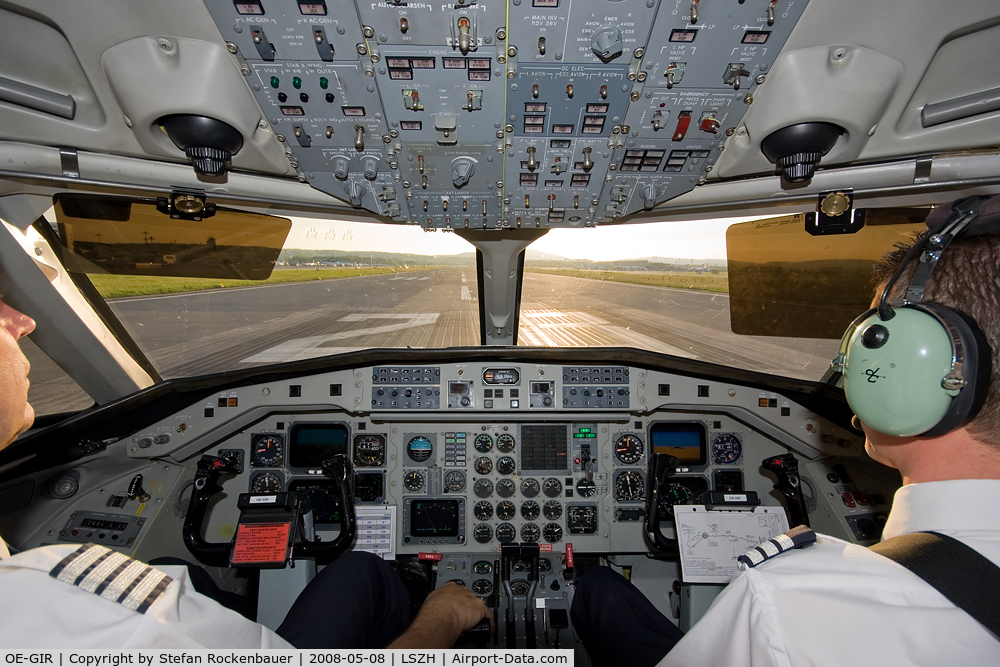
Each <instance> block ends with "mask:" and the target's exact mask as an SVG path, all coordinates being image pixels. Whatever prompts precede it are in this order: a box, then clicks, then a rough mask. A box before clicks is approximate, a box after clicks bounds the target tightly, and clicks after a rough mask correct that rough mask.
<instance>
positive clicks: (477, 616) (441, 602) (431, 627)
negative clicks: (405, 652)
mask: <svg viewBox="0 0 1000 667" xmlns="http://www.w3.org/2000/svg"><path fill="white" fill-rule="evenodd" d="M484 618H489V619H490V626H491V627H492V625H493V615H492V613H491V612H490V610H489V608H488V607H487V606H486V603H485V602H483V601H482V600H481V599H479V598H477V597H476V596H475V595H474V594H473V593H472V591H470V590H469V589H468V588H466V587H465V586H460V585H458V584H456V583H454V582H451V581H449V582H448V583H447V584H445V585H444V586H442V587H441V588H438V589H437V590H435V591H433V592H431V594H430V595H428V596H427V599H426V600H424V604H423V606H422V607H420V612H419V613H418V614H417V618H416V619H415V620H414V621H413V624H412V625H411V626H410V629H409V630H407V631H406V632H404V633H403V634H402V635H401V636H400V637H399V638H398V639H396V641H394V642H393V643H392V644H390V645H389V648H391V649H397V648H416V649H426V648H451V647H452V646H454V645H455V642H456V641H458V636H459V635H460V634H462V633H463V632H465V631H466V630H468V629H469V628H474V627H475V626H476V624H478V623H479V621H481V620H482V619H484Z"/></svg>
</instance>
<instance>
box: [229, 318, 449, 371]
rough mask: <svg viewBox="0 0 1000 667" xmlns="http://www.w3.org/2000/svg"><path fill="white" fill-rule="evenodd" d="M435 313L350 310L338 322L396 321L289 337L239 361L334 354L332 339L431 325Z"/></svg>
mask: <svg viewBox="0 0 1000 667" xmlns="http://www.w3.org/2000/svg"><path fill="white" fill-rule="evenodd" d="M439 315H440V313H352V314H350V315H346V316H344V317H342V318H340V319H339V320H338V322H364V321H367V320H400V321H396V322H393V323H392V324H383V325H379V326H370V327H364V328H362V329H350V330H348V331H336V332H333V333H328V334H323V335H321V336H307V337H305V338H293V339H291V340H287V341H285V342H284V343H281V344H279V345H275V346H274V347H271V348H268V349H266V350H264V351H263V352H258V353H257V354H255V355H253V356H250V357H247V358H246V359H243V360H242V363H248V364H261V363H277V362H282V361H297V360H299V359H311V358H313V357H322V356H325V355H328V354H335V353H336V352H337V351H338V350H340V349H341V348H337V347H335V346H333V345H330V343H332V342H334V341H339V340H345V339H349V338H360V337H362V336H371V335H374V334H382V333H389V332H392V331H400V330H402V329H413V328H416V327H426V326H431V325H433V324H435V323H436V322H437V320H438V316H439ZM368 347H370V346H368Z"/></svg>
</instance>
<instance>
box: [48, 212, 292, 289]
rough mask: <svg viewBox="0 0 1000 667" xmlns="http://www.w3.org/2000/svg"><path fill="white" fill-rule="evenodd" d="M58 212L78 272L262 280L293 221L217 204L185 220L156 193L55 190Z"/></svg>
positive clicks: (70, 262)
mask: <svg viewBox="0 0 1000 667" xmlns="http://www.w3.org/2000/svg"><path fill="white" fill-rule="evenodd" d="M161 208H162V205H161ZM55 212H56V221H57V222H58V225H59V238H60V240H61V241H62V245H63V248H64V250H65V252H64V253H63V255H64V257H63V261H64V264H65V265H66V268H67V269H68V270H69V271H76V272H79V273H114V274H123V275H138V276H176V277H185V278H229V279H234V278H235V279H242V280H264V279H266V278H268V277H269V276H270V275H271V271H272V270H273V269H274V265H275V262H277V260H278V253H280V252H281V248H282V246H284V244H285V239H286V238H287V237H288V232H289V231H290V230H291V228H292V221H291V220H289V219H288V218H279V217H275V216H270V215H259V214H256V213H247V212H244V211H234V210H227V209H222V208H214V207H213V208H211V209H206V211H205V216H206V217H203V218H202V219H200V220H189V219H188V220H186V219H180V218H175V217H173V216H172V215H170V214H169V213H162V212H161V211H160V210H159V209H158V208H157V203H156V200H148V199H143V200H136V199H128V198H123V197H93V196H87V195H85V196H80V195H57V196H56V198H55ZM209 215H210V217H208V216H209ZM187 217H190V216H187Z"/></svg>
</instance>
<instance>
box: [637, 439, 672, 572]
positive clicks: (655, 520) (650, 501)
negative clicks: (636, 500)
mask: <svg viewBox="0 0 1000 667" xmlns="http://www.w3.org/2000/svg"><path fill="white" fill-rule="evenodd" d="M678 463H680V461H678V460H677V457H676V456H671V455H670V454H653V456H652V458H651V459H650V462H649V480H650V481H649V484H650V489H649V492H648V493H647V494H646V525H645V529H646V530H645V535H646V541H647V542H648V543H649V546H650V547H651V548H652V550H653V551H655V552H657V553H659V554H660V555H661V556H666V557H667V558H678V557H679V556H680V548H679V547H678V545H677V540H675V539H673V540H672V539H669V538H666V537H664V536H663V533H661V532H660V505H661V503H662V502H663V490H664V487H665V486H666V484H667V477H669V476H670V475H672V474H674V473H675V472H676V471H677V464H678Z"/></svg>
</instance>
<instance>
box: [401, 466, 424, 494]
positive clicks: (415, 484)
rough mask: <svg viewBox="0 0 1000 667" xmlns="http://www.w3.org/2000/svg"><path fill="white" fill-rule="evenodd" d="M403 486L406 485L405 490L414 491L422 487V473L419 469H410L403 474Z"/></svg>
mask: <svg viewBox="0 0 1000 667" xmlns="http://www.w3.org/2000/svg"><path fill="white" fill-rule="evenodd" d="M403 486H405V487H406V490H407V491H411V492H413V493H416V492H417V491H419V490H420V489H422V488H424V473H422V472H420V471H419V470H411V471H410V472H408V473H406V474H405V475H403Z"/></svg>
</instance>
